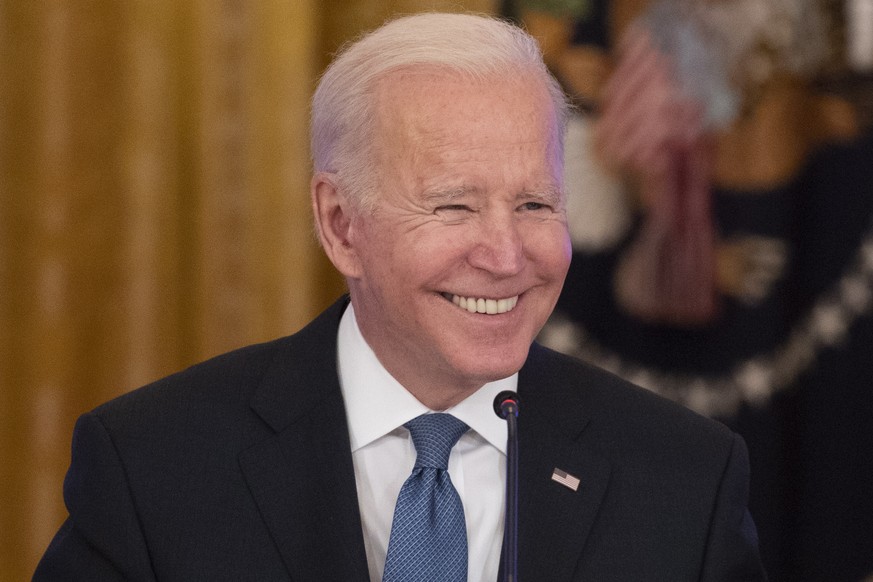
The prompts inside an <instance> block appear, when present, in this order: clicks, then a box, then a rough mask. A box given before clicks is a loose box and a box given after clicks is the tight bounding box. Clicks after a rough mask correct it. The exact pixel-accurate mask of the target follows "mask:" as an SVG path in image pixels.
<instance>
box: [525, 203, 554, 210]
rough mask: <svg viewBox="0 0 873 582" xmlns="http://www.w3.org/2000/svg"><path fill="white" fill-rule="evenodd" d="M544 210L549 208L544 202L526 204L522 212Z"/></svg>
mask: <svg viewBox="0 0 873 582" xmlns="http://www.w3.org/2000/svg"><path fill="white" fill-rule="evenodd" d="M543 208H548V206H547V205H545V204H543V203H542V202H525V203H524V204H522V205H521V209H522V210H542V209H543Z"/></svg>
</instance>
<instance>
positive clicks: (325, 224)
mask: <svg viewBox="0 0 873 582" xmlns="http://www.w3.org/2000/svg"><path fill="white" fill-rule="evenodd" d="M309 191H310V194H311V197H312V215H313V217H314V219H315V229H316V232H317V233H318V239H319V240H320V241H321V246H322V247H323V248H324V252H325V254H326V255H327V257H328V258H329V259H330V262H331V263H333V265H334V267H336V268H337V270H338V271H339V272H340V273H342V274H343V276H345V277H346V278H347V279H349V278H352V279H354V278H357V277H359V276H360V272H361V269H360V261H359V260H358V255H357V252H356V248H355V245H354V244H353V236H352V235H353V228H354V225H353V218H354V212H355V210H354V209H353V208H352V205H351V204H350V203H349V201H348V200H347V199H346V197H345V196H344V195H343V194H342V193H341V192H340V190H339V188H338V187H337V185H336V181H335V176H334V175H333V174H329V173H326V172H317V173H316V174H315V175H314V176H313V177H312V181H311V183H310V188H309Z"/></svg>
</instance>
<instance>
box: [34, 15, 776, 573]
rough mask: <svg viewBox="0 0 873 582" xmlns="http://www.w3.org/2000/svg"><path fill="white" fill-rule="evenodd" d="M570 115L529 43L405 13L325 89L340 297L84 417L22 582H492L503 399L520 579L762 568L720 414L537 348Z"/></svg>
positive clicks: (563, 257)
mask: <svg viewBox="0 0 873 582" xmlns="http://www.w3.org/2000/svg"><path fill="white" fill-rule="evenodd" d="M567 110H568V106H567V103H566V101H565V99H564V96H563V94H562V93H561V91H560V89H559V88H558V85H557V83H556V82H555V80H554V79H553V78H552V77H551V76H550V75H549V74H548V72H547V70H546V68H545V65H544V64H543V62H542V58H541V55H540V53H539V50H538V48H537V46H536V44H535V42H534V41H533V40H532V39H531V38H530V37H529V36H528V35H527V34H526V33H524V32H523V31H521V30H520V29H518V28H516V27H514V26H511V25H509V24H506V23H503V22H500V21H497V20H493V19H489V18H484V17H478V16H466V15H449V14H427V15H418V16H411V17H406V18H402V19H398V20H395V21H393V22H390V23H388V24H387V25H385V26H383V27H382V28H380V29H379V30H377V31H375V32H373V33H371V34H370V35H368V36H366V37H364V38H363V39H361V40H359V41H358V42H357V43H355V44H353V45H351V46H350V47H349V48H347V49H346V50H345V51H344V52H343V53H341V54H340V56H339V57H337V59H336V60H335V61H334V63H333V64H332V65H331V67H330V68H329V69H328V70H327V72H326V73H325V75H324V77H323V78H322V80H321V82H320V83H319V87H318V89H317V91H316V94H315V97H314V99H313V119H312V151H313V159H314V167H315V172H314V176H313V179H312V206H313V213H314V217H315V223H316V228H317V231H318V235H319V238H320V240H321V243H322V245H323V247H324V249H325V252H326V253H327V255H328V256H329V258H330V259H331V261H332V262H333V264H334V265H335V266H336V267H337V269H338V270H339V271H340V272H341V273H342V274H343V275H344V276H345V279H346V281H347V283H348V288H349V296H348V297H344V298H342V299H341V300H340V301H338V302H337V303H336V304H335V305H334V306H333V307H331V308H330V309H328V310H327V311H326V312H325V313H324V314H322V315H321V316H319V317H318V318H317V319H316V320H315V321H313V322H312V323H311V324H310V325H309V326H307V327H306V328H305V329H304V330H302V331H300V332H299V333H297V334H295V335H293V336H291V337H288V338H284V339H280V340H277V341H275V342H272V343H268V344H263V345H258V346H252V347H249V348H245V349H243V350H239V351H237V352H233V353H231V354H227V355H225V356H221V357H219V358H216V359H214V360H211V361H209V362H205V363H203V364H201V365H198V366H195V367H193V368H191V369H189V370H185V371H183V372H181V373H179V374H176V375H174V376H171V377H169V378H166V379H164V380H161V381H159V382H157V383H155V384H153V385H151V386H148V387H145V388H142V389H140V390H137V391H135V392H133V393H131V394H128V395H125V396H123V397H121V398H119V399H116V400H115V401H112V402H110V403H108V404H106V405H103V406H101V407H99V408H97V409H96V410H95V411H93V412H91V413H89V414H86V415H84V416H83V417H82V418H81V419H80V420H79V422H78V424H77V427H76V433H75V438H74V446H73V460H72V464H71V467H70V471H69V473H68V476H67V480H66V482H65V489H64V493H65V500H66V502H67V506H68V509H69V512H70V517H69V519H68V520H67V521H66V522H65V524H64V525H63V527H62V528H61V531H60V532H59V533H58V535H57V536H56V538H55V540H54V541H53V542H52V545H51V546H50V547H49V549H48V551H47V552H46V555H45V557H44V559H43V561H42V562H41V564H40V566H39V568H38V570H37V573H36V576H35V579H36V580H297V581H300V580H318V581H330V580H337V581H355V580H371V581H378V580H384V581H385V582H392V581H401V580H406V581H426V580H434V581H441V582H447V581H463V580H470V581H492V580H496V579H497V578H498V573H499V570H500V566H499V564H500V555H501V542H502V538H503V529H504V522H503V520H504V515H503V508H504V498H505V494H504V491H505V487H506V480H505V471H506V440H507V431H506V425H505V422H504V421H503V420H502V419H500V418H498V417H497V416H496V415H495V414H494V413H493V410H492V401H493V399H494V397H495V395H497V394H498V393H500V392H501V391H503V390H517V391H518V393H519V395H520V397H521V399H522V401H523V407H524V410H523V413H522V415H521V416H520V418H519V426H520V428H519V439H520V459H519V465H520V469H519V490H520V500H519V554H518V568H519V573H520V578H522V579H524V580H531V581H534V580H548V581H561V580H568V581H569V580H633V581H637V580H655V581H657V580H664V581H675V580H705V581H716V580H724V581H729V580H730V581H734V580H736V581H740V580H743V581H745V580H759V579H763V572H762V571H761V567H760V560H759V557H758V553H757V541H756V534H755V528H754V525H753V523H752V521H751V518H750V517H749V515H748V512H747V511H746V495H747V487H748V460H747V457H746V449H745V446H744V444H743V442H742V440H741V439H740V438H739V437H737V436H736V435H734V434H732V433H730V432H729V431H728V430H726V429H725V428H724V427H722V426H720V425H718V424H716V423H714V422H712V421H709V420H707V419H704V418H701V417H699V416H696V415H694V414H692V413H691V412H689V411H687V410H685V409H683V408H681V407H679V406H677V405H675V404H673V403H670V402H667V401H664V400H662V399H660V398H658V397H656V396H654V395H652V394H649V393H647V392H645V391H643V390H641V389H639V388H636V387H634V386H631V385H629V384H627V383H625V382H623V381H622V380H620V379H618V378H616V377H614V376H612V375H610V374H608V373H606V372H603V371H601V370H598V369H595V368H593V367H590V366H587V365H585V364H583V363H581V362H579V361H576V360H573V359H570V358H567V357H564V356H561V355H559V354H556V353H554V352H550V351H548V350H546V349H544V348H542V347H540V346H538V345H537V344H535V343H534V338H535V336H536V335H537V333H538V332H539V330H540V329H541V327H542V326H543V324H544V323H545V321H546V319H547V318H548V317H549V314H550V313H551V311H552V309H553V307H554V305H555V302H556V301H557V298H558V295H559V293H560V291H561V287H562V285H563V281H564V277H565V274H566V272H567V268H568V265H569V260H570V247H569V241H568V234H567V227H566V220H565V211H564V205H565V204H564V203H565V200H564V189H563V178H562V175H563V167H562V157H563V147H562V140H563V128H564V120H565V118H566V115H567Z"/></svg>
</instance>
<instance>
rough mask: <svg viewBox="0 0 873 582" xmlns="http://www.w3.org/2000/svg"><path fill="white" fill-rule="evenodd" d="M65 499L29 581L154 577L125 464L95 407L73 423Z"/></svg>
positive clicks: (145, 579) (91, 581) (132, 579)
mask: <svg viewBox="0 0 873 582" xmlns="http://www.w3.org/2000/svg"><path fill="white" fill-rule="evenodd" d="M64 502H65V503H66V506H67V511H68V512H69V517H68V518H67V520H66V521H65V522H64V524H63V525H62V526H61V529H60V530H59V531H58V533H57V534H56V535H55V537H54V539H53V540H52V542H51V544H50V545H49V547H48V549H47V550H46V553H45V555H44V556H43V557H42V560H41V561H40V563H39V565H38V566H37V569H36V573H35V574H34V577H33V580H34V582H49V581H54V580H58V581H61V580H63V581H67V582H70V581H86V580H87V581H90V582H103V581H112V580H131V581H154V580H155V575H154V572H153V570H152V566H151V561H150V558H149V554H148V549H147V547H146V543H145V537H144V536H143V533H142V528H141V525H140V523H139V519H138V517H137V512H136V507H135V504H134V500H133V498H132V496H131V494H130V487H129V483H128V480H127V476H126V473H125V470H124V466H123V465H122V462H121V459H120V458H119V455H118V452H117V450H116V448H115V445H114V444H113V442H112V438H111V436H110V434H109V433H108V432H107V430H106V428H105V426H104V425H103V423H102V422H101V420H100V418H99V417H98V416H97V415H96V414H94V413H89V414H85V415H83V416H82V417H80V418H79V420H78V422H77V423H76V428H75V431H74V433H73V453H72V461H71V463H70V469H69V471H68V472H67V476H66V479H65V480H64Z"/></svg>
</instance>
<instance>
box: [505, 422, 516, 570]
mask: <svg viewBox="0 0 873 582" xmlns="http://www.w3.org/2000/svg"><path fill="white" fill-rule="evenodd" d="M516 410H517V409H515V407H514V406H513V407H512V408H511V409H510V413H509V414H507V415H506V422H507V427H506V428H507V439H506V523H505V524H504V529H503V544H504V548H503V560H504V561H503V573H504V579H505V580H507V582H517V581H518V434H517V428H518V417H516Z"/></svg>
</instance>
